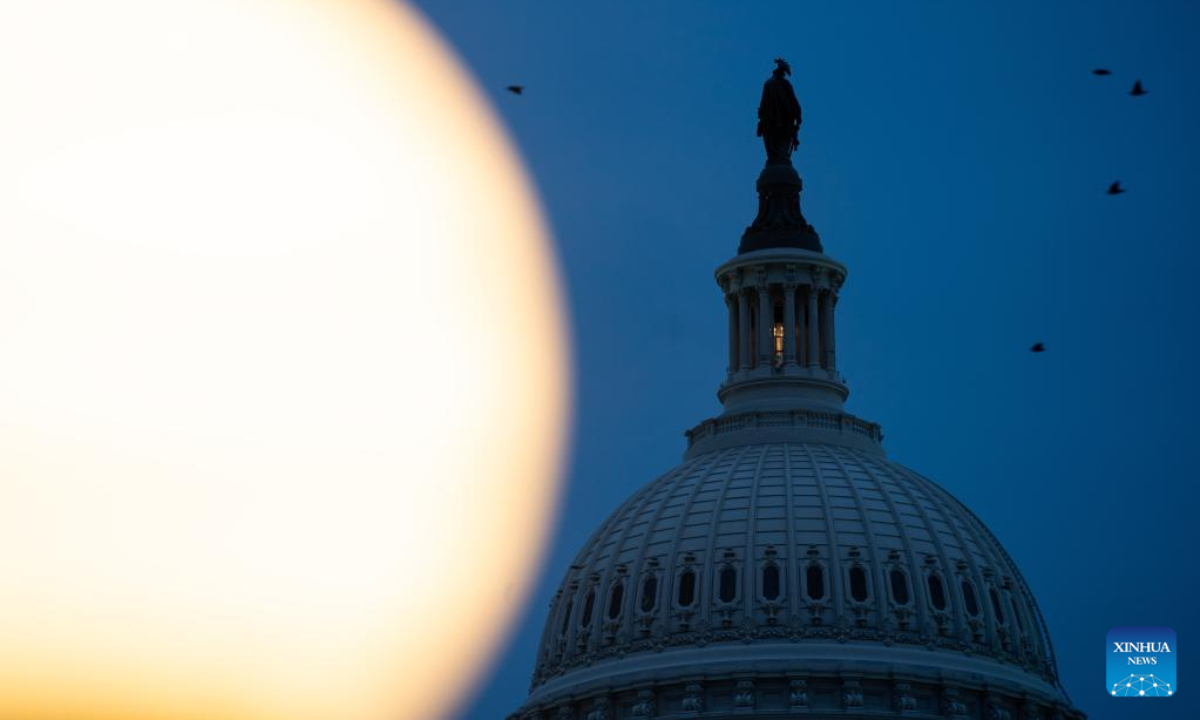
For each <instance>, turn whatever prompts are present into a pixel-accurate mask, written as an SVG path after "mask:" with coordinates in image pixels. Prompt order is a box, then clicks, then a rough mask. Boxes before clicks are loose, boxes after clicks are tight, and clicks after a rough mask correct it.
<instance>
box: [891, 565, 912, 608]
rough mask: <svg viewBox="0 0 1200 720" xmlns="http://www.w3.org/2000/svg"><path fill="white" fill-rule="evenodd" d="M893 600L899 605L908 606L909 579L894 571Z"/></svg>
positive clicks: (892, 574) (892, 576) (892, 575)
mask: <svg viewBox="0 0 1200 720" xmlns="http://www.w3.org/2000/svg"><path fill="white" fill-rule="evenodd" d="M891 578H892V599H893V600H895V601H896V604H897V605H907V604H908V577H907V576H906V575H905V574H904V573H903V572H901V571H899V570H892V572H891Z"/></svg>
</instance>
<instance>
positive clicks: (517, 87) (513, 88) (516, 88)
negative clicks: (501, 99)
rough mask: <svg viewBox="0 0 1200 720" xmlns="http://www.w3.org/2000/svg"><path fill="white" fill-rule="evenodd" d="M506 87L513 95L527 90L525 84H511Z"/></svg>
mask: <svg viewBox="0 0 1200 720" xmlns="http://www.w3.org/2000/svg"><path fill="white" fill-rule="evenodd" d="M504 89H505V90H507V91H509V92H510V93H512V94H513V95H520V94H521V93H523V92H525V86H524V85H509V86H508V87H506V88H504Z"/></svg>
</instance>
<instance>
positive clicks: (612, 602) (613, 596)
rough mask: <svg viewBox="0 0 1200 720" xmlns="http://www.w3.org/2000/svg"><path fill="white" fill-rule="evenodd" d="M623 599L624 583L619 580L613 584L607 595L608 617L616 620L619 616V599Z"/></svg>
mask: <svg viewBox="0 0 1200 720" xmlns="http://www.w3.org/2000/svg"><path fill="white" fill-rule="evenodd" d="M624 599H625V583H623V582H619V583H617V584H616V585H613V589H612V592H611V593H610V594H609V596H608V619H609V620H616V619H617V618H618V617H620V616H621V601H623V600H624Z"/></svg>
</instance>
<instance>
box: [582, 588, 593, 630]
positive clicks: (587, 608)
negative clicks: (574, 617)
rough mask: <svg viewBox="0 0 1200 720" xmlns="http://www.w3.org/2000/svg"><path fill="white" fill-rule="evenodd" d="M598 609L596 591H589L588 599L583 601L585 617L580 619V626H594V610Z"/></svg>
mask: <svg viewBox="0 0 1200 720" xmlns="http://www.w3.org/2000/svg"><path fill="white" fill-rule="evenodd" d="M595 607H596V591H595V590H589V591H588V594H587V598H585V599H584V601H583V617H581V618H580V619H579V624H580V625H582V626H584V627H587V626H589V625H591V624H592V610H594V609H595Z"/></svg>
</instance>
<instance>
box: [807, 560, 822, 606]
mask: <svg viewBox="0 0 1200 720" xmlns="http://www.w3.org/2000/svg"><path fill="white" fill-rule="evenodd" d="M804 581H805V583H804V584H805V585H807V586H808V596H809V597H810V598H812V599H813V600H820V599H821V598H823V597H825V568H823V567H821V566H820V565H809V566H808V570H807V571H806V572H805V573H804Z"/></svg>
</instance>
